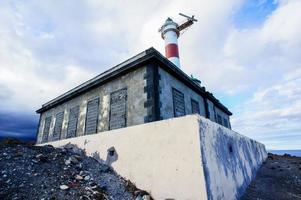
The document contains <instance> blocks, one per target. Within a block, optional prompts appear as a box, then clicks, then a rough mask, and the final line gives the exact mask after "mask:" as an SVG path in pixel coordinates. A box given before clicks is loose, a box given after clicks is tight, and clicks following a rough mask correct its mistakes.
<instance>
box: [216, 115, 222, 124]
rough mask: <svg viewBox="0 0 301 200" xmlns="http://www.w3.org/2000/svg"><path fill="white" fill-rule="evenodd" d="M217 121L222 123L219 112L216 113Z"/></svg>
mask: <svg viewBox="0 0 301 200" xmlns="http://www.w3.org/2000/svg"><path fill="white" fill-rule="evenodd" d="M217 123H219V124H220V125H223V122H222V117H221V116H220V115H219V114H217Z"/></svg>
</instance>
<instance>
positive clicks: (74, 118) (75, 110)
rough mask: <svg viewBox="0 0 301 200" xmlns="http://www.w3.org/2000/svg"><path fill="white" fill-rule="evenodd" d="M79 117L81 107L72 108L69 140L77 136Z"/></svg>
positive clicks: (68, 133)
mask: <svg viewBox="0 0 301 200" xmlns="http://www.w3.org/2000/svg"><path fill="white" fill-rule="evenodd" d="M78 116H79V106H75V107H73V108H71V109H70V113H69V120H68V129H67V138H70V137H75V136H76V130H77V121H78Z"/></svg>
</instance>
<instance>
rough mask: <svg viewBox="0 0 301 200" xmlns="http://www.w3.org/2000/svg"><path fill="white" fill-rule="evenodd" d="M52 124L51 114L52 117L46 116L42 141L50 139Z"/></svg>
mask: <svg viewBox="0 0 301 200" xmlns="http://www.w3.org/2000/svg"><path fill="white" fill-rule="evenodd" d="M50 124H51V116H50V117H46V119H45V125H44V131H43V137H42V142H47V141H48V135H49V130H50Z"/></svg>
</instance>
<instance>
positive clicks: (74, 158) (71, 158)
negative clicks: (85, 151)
mask: <svg viewBox="0 0 301 200" xmlns="http://www.w3.org/2000/svg"><path fill="white" fill-rule="evenodd" d="M69 159H70V162H71V163H72V164H77V163H79V161H78V159H77V158H76V156H71V157H70V158H69Z"/></svg>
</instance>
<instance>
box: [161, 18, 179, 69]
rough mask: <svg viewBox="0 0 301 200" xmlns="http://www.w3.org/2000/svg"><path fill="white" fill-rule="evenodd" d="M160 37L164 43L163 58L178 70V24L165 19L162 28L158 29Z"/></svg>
mask: <svg viewBox="0 0 301 200" xmlns="http://www.w3.org/2000/svg"><path fill="white" fill-rule="evenodd" d="M160 32H161V37H162V39H164V41H165V56H166V57H167V58H168V60H170V61H171V62H172V63H173V64H175V65H176V66H177V67H178V68H180V58H179V48H178V37H179V34H180V32H179V30H178V24H177V23H175V22H174V21H173V20H172V19H170V18H167V20H166V21H165V23H164V24H163V26H162V27H161V28H160Z"/></svg>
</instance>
